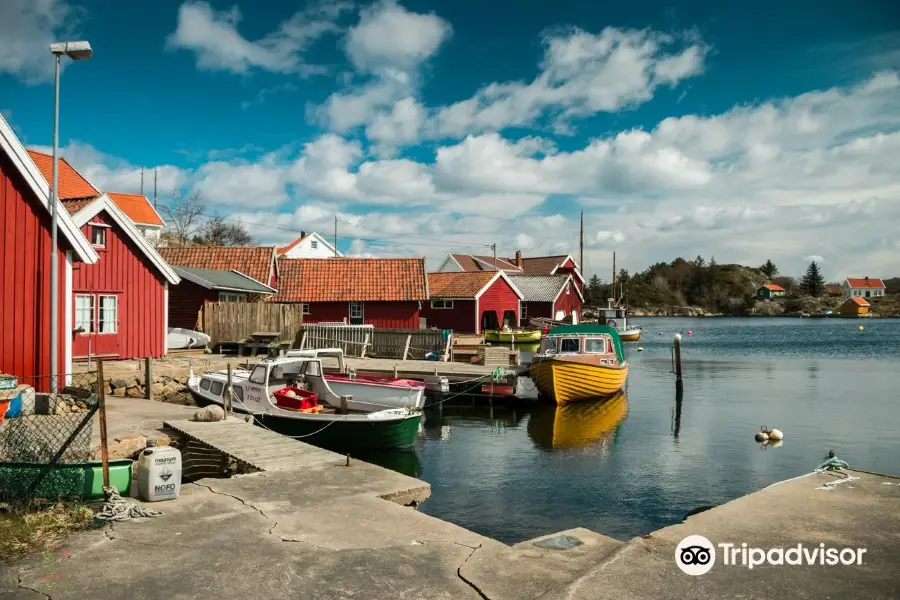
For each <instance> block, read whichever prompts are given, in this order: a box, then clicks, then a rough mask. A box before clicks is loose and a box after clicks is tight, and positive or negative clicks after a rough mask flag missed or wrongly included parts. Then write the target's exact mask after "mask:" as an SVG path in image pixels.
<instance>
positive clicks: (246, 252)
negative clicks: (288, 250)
mask: <svg viewBox="0 0 900 600" xmlns="http://www.w3.org/2000/svg"><path fill="white" fill-rule="evenodd" d="M157 250H158V251H159V253H160V254H161V255H162V257H163V258H164V259H165V261H166V262H167V263H169V264H170V265H173V266H177V267H188V268H190V269H208V270H210V271H231V270H235V271H239V272H241V273H243V274H244V275H246V276H247V277H250V278H251V279H253V280H255V281H258V282H260V283H263V284H265V285H267V286H269V287H277V286H276V282H277V281H278V261H277V260H275V257H276V254H275V251H276V248H275V246H251V247H248V246H183V247H180V248H157Z"/></svg>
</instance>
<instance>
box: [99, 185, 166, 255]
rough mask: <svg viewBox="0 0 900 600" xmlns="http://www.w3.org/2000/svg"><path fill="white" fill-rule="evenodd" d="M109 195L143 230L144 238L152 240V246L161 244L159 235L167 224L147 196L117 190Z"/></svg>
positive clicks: (140, 229) (141, 230) (136, 225)
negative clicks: (121, 192)
mask: <svg viewBox="0 0 900 600" xmlns="http://www.w3.org/2000/svg"><path fill="white" fill-rule="evenodd" d="M107 196H109V198H110V200H112V201H113V202H114V203H115V204H116V206H118V207H119V209H120V210H121V211H122V212H123V213H125V215H126V216H127V217H128V218H129V219H131V221H132V222H133V223H134V226H135V227H136V228H137V230H138V231H139V232H141V235H143V236H144V239H146V240H147V241H148V242H150V245H151V246H153V247H154V248H156V247H157V246H159V237H160V234H161V233H162V229H163V227H165V225H166V224H165V223H164V222H163V220H162V217H160V216H159V213H158V212H157V211H156V209H155V208H153V205H152V204H150V201H149V200H148V199H147V197H146V196H142V195H141V194H119V193H116V192H109V193H107Z"/></svg>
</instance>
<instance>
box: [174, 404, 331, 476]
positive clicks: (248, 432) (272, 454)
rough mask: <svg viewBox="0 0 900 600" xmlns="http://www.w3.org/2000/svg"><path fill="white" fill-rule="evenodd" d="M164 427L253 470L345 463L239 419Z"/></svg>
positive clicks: (193, 422)
mask: <svg viewBox="0 0 900 600" xmlns="http://www.w3.org/2000/svg"><path fill="white" fill-rule="evenodd" d="M165 426H166V427H169V428H171V429H174V430H175V431H177V432H178V433H180V434H181V435H184V436H186V437H188V438H190V439H192V440H196V441H197V442H200V443H201V444H205V445H206V446H209V447H210V448H212V449H214V450H217V451H219V452H221V453H223V454H227V455H228V456H231V457H232V458H234V459H235V460H237V461H239V462H242V463H244V464H245V465H248V466H250V467H252V470H258V471H286V470H292V469H297V468H304V467H314V466H319V465H326V464H327V465H333V464H336V463H339V462H341V461H343V460H345V457H343V456H341V455H340V454H336V453H334V452H331V451H329V450H323V449H322V448H317V447H316V446H313V445H311V444H306V443H303V442H301V441H299V440H295V439H292V438H289V437H286V436H283V435H281V434H278V433H275V432H274V431H270V430H268V429H265V428H263V427H257V426H256V425H254V424H252V423H247V422H246V421H245V420H244V419H243V418H239V417H231V418H229V419H228V420H227V421H218V422H215V423H198V422H195V421H181V420H178V421H175V420H173V421H166V422H165Z"/></svg>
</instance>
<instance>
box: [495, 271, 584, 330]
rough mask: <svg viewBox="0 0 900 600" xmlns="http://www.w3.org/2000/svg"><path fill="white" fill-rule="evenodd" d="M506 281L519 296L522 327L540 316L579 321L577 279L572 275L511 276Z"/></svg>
mask: <svg viewBox="0 0 900 600" xmlns="http://www.w3.org/2000/svg"><path fill="white" fill-rule="evenodd" d="M510 279H511V280H512V281H513V283H515V285H516V287H518V288H519V289H520V290H521V291H522V294H523V295H524V301H523V302H522V315H521V322H522V325H527V324H528V320H529V319H533V318H535V317H543V318H546V319H553V320H555V321H571V322H572V323H578V322H580V321H581V307H582V304H584V297H583V296H582V295H581V289H580V288H579V286H578V285H577V284H578V280H577V279H576V278H575V277H573V276H572V275H513V276H512V277H510Z"/></svg>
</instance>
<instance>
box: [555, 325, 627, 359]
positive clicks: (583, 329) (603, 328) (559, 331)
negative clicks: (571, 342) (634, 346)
mask: <svg viewBox="0 0 900 600" xmlns="http://www.w3.org/2000/svg"><path fill="white" fill-rule="evenodd" d="M604 333H605V334H607V335H609V336H611V337H612V340H613V348H615V349H616V357H617V358H618V359H619V362H624V361H625V351H624V349H623V348H622V338H621V337H619V332H618V331H616V328H615V327H610V326H609V325H600V324H599V323H587V324H581V325H560V326H558V327H554V328H553V329H551V330H550V331H549V332H548V333H547V335H600V334H604Z"/></svg>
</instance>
